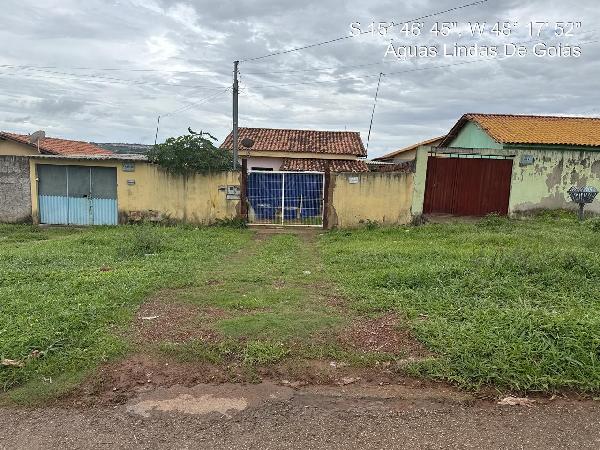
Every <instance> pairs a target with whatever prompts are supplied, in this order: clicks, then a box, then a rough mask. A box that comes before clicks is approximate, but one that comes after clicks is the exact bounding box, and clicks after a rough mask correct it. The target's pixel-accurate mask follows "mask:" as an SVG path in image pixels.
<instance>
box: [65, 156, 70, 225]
mask: <svg viewBox="0 0 600 450" xmlns="http://www.w3.org/2000/svg"><path fill="white" fill-rule="evenodd" d="M65 177H66V178H67V225H69V224H70V221H69V216H70V215H71V205H70V204H69V166H65Z"/></svg>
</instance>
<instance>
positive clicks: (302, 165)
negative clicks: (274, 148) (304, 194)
mask: <svg viewBox="0 0 600 450" xmlns="http://www.w3.org/2000/svg"><path fill="white" fill-rule="evenodd" d="M327 162H329V169H330V170H331V171H332V172H368V171H369V168H368V167H367V164H366V163H365V162H364V161H360V160H355V159H316V158H284V159H283V164H282V165H281V168H280V170H290V171H293V172H305V171H306V172H325V168H326V165H327Z"/></svg>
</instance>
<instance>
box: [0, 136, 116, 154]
mask: <svg viewBox="0 0 600 450" xmlns="http://www.w3.org/2000/svg"><path fill="white" fill-rule="evenodd" d="M0 138H5V139H10V140H12V141H15V142H20V143H22V144H26V145H29V146H31V147H35V148H36V149H37V144H35V143H34V144H30V143H29V136H27V135H25V134H16V133H6V132H0ZM40 153H46V154H51V155H111V154H112V152H111V151H110V150H105V149H103V148H100V147H98V146H97V145H94V144H90V143H88V142H82V141H71V140H68V139H57V138H50V137H46V138H43V139H40Z"/></svg>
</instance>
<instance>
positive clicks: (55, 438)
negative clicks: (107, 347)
mask: <svg viewBox="0 0 600 450" xmlns="http://www.w3.org/2000/svg"><path fill="white" fill-rule="evenodd" d="M599 425H600V408H598V407H597V402H593V401H573V400H570V401H569V400H565V399H561V400H553V401H545V402H538V403H536V404H534V406H533V407H530V408H527V407H517V406H513V407H510V406H498V405H496V404H494V403H486V402H482V401H477V400H474V399H472V398H470V397H469V396H468V395H465V394H457V393H456V392H454V391H451V390H449V391H446V390H444V389H437V388H435V389H418V390H415V389H413V388H410V387H404V386H385V387H383V386H381V387H380V386H366V385H363V386H361V385H353V386H347V387H344V388H340V387H307V388H303V389H300V390H294V389H291V388H289V387H282V386H277V385H274V384H270V383H262V384H258V385H239V384H220V385H198V386H195V387H192V388H184V387H181V386H173V387H171V388H168V389H158V390H154V391H149V392H146V393H142V394H140V395H138V396H137V397H135V398H133V399H131V400H130V401H128V402H127V403H126V404H124V405H119V406H116V407H110V408H86V409H77V408H70V409H62V408H45V409H0V429H2V430H4V433H3V436H2V442H1V443H0V448H2V449H13V448H14V449H17V448H40V449H41V448H44V449H59V448H60V449H63V448H261V449H262V448H300V447H304V448H311V449H312V448H327V449H336V448H356V447H357V446H360V447H361V448H367V449H369V448H411V449H413V448H486V449H487V448H544V449H549V448H578V449H580V448H598V447H599V446H600V431H599V430H600V427H599Z"/></svg>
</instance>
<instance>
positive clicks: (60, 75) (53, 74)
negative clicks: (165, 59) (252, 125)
mask: <svg viewBox="0 0 600 450" xmlns="http://www.w3.org/2000/svg"><path fill="white" fill-rule="evenodd" d="M0 68H8V69H9V70H10V69H14V70H26V71H32V72H40V73H43V74H47V75H50V76H48V77H40V78H54V79H71V80H73V79H75V80H79V79H83V81H88V82H91V83H95V82H105V83H119V84H129V85H139V86H161V87H162V86H168V87H190V88H194V89H223V87H222V86H216V87H215V86H199V85H191V84H181V83H177V84H173V83H160V82H155V81H144V80H127V79H124V78H114V77H103V76H100V75H93V74H76V73H67V72H58V71H50V70H45V69H37V68H23V69H22V68H20V67H19V66H10V65H8V64H5V65H2V66H0ZM29 75H32V76H38V75H37V73H33V74H29Z"/></svg>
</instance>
